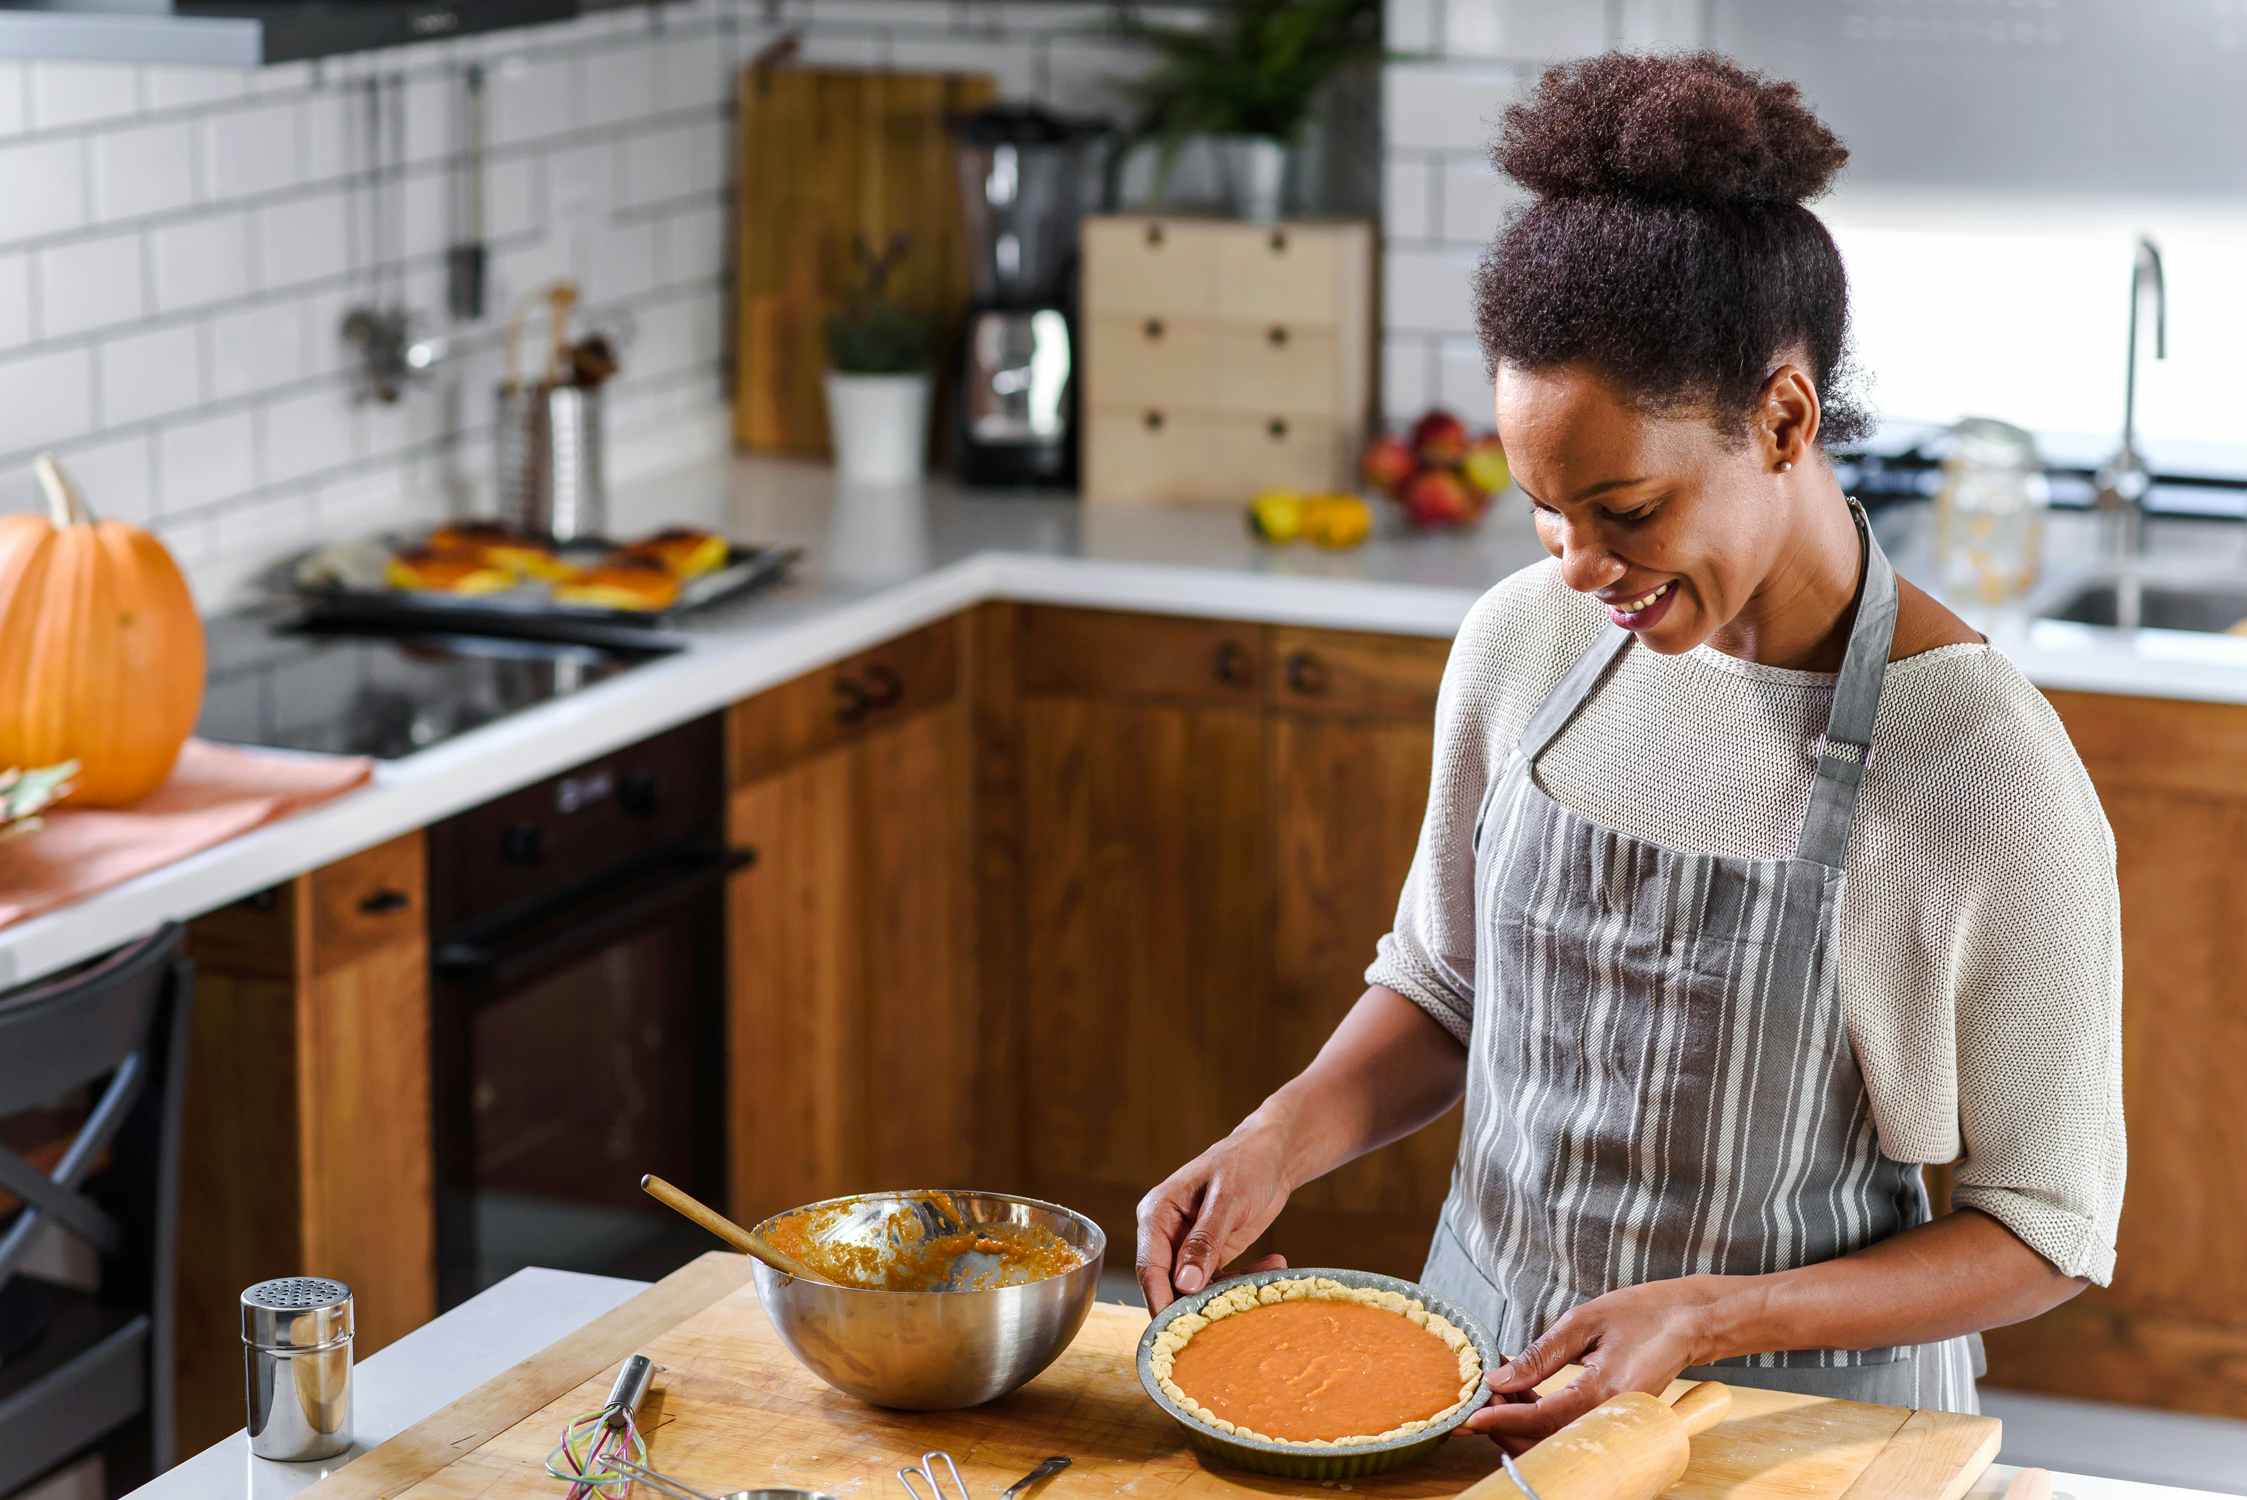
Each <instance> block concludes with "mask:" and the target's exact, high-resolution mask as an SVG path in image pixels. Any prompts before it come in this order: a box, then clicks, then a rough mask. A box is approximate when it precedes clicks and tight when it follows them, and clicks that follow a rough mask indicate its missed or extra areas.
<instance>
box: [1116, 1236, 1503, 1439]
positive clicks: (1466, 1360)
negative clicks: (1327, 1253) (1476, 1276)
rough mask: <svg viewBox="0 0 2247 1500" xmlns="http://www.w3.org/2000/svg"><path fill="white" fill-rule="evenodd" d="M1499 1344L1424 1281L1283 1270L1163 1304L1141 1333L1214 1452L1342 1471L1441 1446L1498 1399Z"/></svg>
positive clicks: (1197, 1434)
mask: <svg viewBox="0 0 2247 1500" xmlns="http://www.w3.org/2000/svg"><path fill="white" fill-rule="evenodd" d="M1493 1357H1494V1356H1493V1354H1492V1351H1491V1350H1490V1348H1489V1341H1488V1339H1487V1337H1486V1336H1484V1335H1483V1334H1482V1333H1481V1332H1480V1331H1479V1330H1478V1329H1476V1328H1475V1327H1474V1326H1473V1325H1472V1324H1471V1323H1470V1322H1469V1321H1468V1320H1467V1319H1466V1317H1465V1316H1464V1315H1463V1314H1461V1313H1460V1312H1459V1311H1458V1310H1457V1309H1456V1308H1453V1307H1452V1306H1450V1305H1449V1304H1447V1303H1445V1302H1444V1301H1443V1300H1442V1299H1441V1298H1438V1297H1436V1296H1434V1295H1433V1294H1432V1293H1430V1292H1428V1291H1427V1290H1426V1289H1425V1288H1422V1287H1419V1286H1417V1285H1415V1284H1414V1283H1412V1282H1408V1281H1400V1280H1398V1279H1397V1278H1395V1277H1390V1276H1381V1275H1377V1274H1375V1273H1372V1272H1365V1271H1330V1270H1285V1271H1270V1272H1263V1273H1259V1274H1257V1275H1254V1276H1248V1277H1242V1278H1239V1279H1237V1280H1233V1281H1227V1282H1223V1283H1220V1284H1219V1285H1217V1286H1215V1287H1211V1288H1209V1289H1208V1290H1207V1291H1204V1292H1201V1293H1198V1294H1196V1295H1195V1296H1193V1297H1188V1298H1181V1299H1180V1300H1179V1301H1178V1302H1176V1303H1174V1304H1172V1305H1171V1306H1170V1307H1168V1308H1166V1309H1164V1311H1163V1313H1162V1315H1161V1316H1160V1317H1158V1318H1157V1319H1156V1320H1155V1321H1154V1322H1153V1323H1152V1324H1150V1325H1149V1327H1148V1330H1147V1332H1146V1334H1145V1335H1144V1336H1143V1337H1142V1338H1141V1340H1140V1346H1139V1377H1140V1381H1141V1383H1142V1384H1143V1385H1144V1386H1145V1387H1146V1388H1147V1392H1148V1394H1149V1395H1150V1396H1152V1397H1153V1398H1154V1400H1155V1402H1156V1404H1157V1405H1159V1406H1161V1407H1162V1408H1163V1409H1164V1410H1165V1411H1167V1412H1168V1413H1169V1414H1170V1415H1171V1416H1172V1417H1173V1418H1175V1419H1176V1420H1177V1421H1178V1422H1179V1424H1180V1425H1181V1426H1182V1427H1183V1428H1185V1430H1186V1434H1187V1436H1188V1438H1189V1440H1190V1441H1192V1442H1193V1444H1194V1446H1196V1447H1197V1448H1200V1449H1201V1450H1202V1451H1204V1452H1205V1453H1208V1454H1210V1455H1212V1456H1214V1457H1217V1458H1220V1459H1223V1460H1224V1461H1226V1462H1229V1463H1234V1464H1240V1465H1243V1466H1246V1467H1249V1468H1255V1469H1261V1470H1264V1471H1265V1472H1268V1473H1277V1474H1286V1475H1290V1476H1293V1477H1297V1478H1314V1479H1326V1480H1332V1479H1341V1478H1349V1477H1354V1476H1357V1475H1363V1474H1373V1473H1378V1472H1381V1471H1383V1470H1385V1469H1390V1468H1394V1467H1397V1466H1398V1465H1401V1464H1403V1463H1406V1462H1409V1461H1410V1460H1412V1459H1414V1458H1417V1457H1419V1456H1421V1455H1422V1454H1424V1453H1427V1452H1429V1451H1432V1450H1433V1449H1434V1448H1435V1446H1436V1445H1437V1444H1438V1443H1440V1442H1441V1441H1442V1440H1443V1438H1444V1436H1445V1435H1446V1434H1447V1433H1449V1432H1450V1431H1451V1430H1452V1429H1453V1428H1454V1427H1456V1426H1458V1425H1459V1423H1460V1422H1462V1421H1464V1420H1466V1418H1467V1416H1468V1415H1469V1414H1470V1413H1471V1412H1473V1411H1475V1410H1476V1409H1478V1408H1479V1407H1481V1406H1482V1405H1483V1404H1484V1402H1486V1401H1488V1400H1489V1399H1490V1393H1489V1390H1488V1388H1487V1386H1486V1385H1485V1383H1484V1381H1483V1378H1482V1377H1483V1372H1484V1370H1485V1369H1487V1368H1490V1366H1491V1363H1492V1360H1493Z"/></svg>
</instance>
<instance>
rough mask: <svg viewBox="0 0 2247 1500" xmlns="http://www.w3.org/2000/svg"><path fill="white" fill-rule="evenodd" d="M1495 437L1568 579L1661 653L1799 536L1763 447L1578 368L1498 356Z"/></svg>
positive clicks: (1738, 595) (1687, 642) (1696, 630)
mask: <svg viewBox="0 0 2247 1500" xmlns="http://www.w3.org/2000/svg"><path fill="white" fill-rule="evenodd" d="M1496 402H1497V419H1498V435H1499V439H1500V441H1501V442H1503V443H1504V445H1505V449H1506V463H1507V465H1508V467H1509V468H1510V469H1511V470H1512V473H1513V479H1514V483H1515V484H1516V485H1518V486H1520V488H1521V490H1522V492H1523V493H1524V494H1525V495H1527V496H1528V497H1529V498H1530V500H1531V502H1532V503H1533V504H1534V505H1535V506H1536V519H1537V534H1538V536H1539V537H1540V538H1542V539H1543V541H1544V543H1545V549H1546V550H1547V551H1549V552H1551V553H1552V555H1553V556H1554V557H1556V558H1558V559H1560V566H1561V575H1562V577H1563V578H1565V579H1566V580H1567V582H1568V586H1569V587H1570V588H1573V589H1575V590H1577V591H1578V592H1580V593H1586V594H1591V595H1594V596H1595V597H1597V598H1598V599H1599V600H1600V602H1601V603H1603V604H1605V605H1606V606H1607V609H1608V616H1609V618H1610V619H1612V620H1614V621H1615V623H1616V624H1618V625H1621V626H1623V627H1624V628H1626V629H1628V630H1631V631H1634V632H1636V633H1637V635H1638V637H1639V639H1640V640H1641V641H1643V642H1644V643H1645V644H1646V645H1648V646H1651V647H1652V648H1653V649H1655V650H1656V651H1660V652H1664V653H1667V654H1673V655H1674V654H1676V653H1678V652H1683V651H1690V650H1692V649H1693V648H1694V647H1695V646H1698V645H1701V644H1702V643H1703V642H1705V641H1707V640H1708V639H1709V638H1710V637H1711V636H1713V635H1715V634H1716V633H1717V632H1718V631H1719V630H1720V629H1722V628H1723V627H1724V626H1726V625H1728V624H1729V623H1731V622H1732V621H1733V620H1734V619H1735V618H1736V617H1737V616H1738V615H1739V614H1740V612H1741V611H1742V609H1744V608H1745V607H1746V606H1747V604H1748V602H1749V600H1750V599H1751V598H1753V597H1754V596H1755V594H1756V593H1757V591H1758V590H1759V589H1761V588H1762V587H1763V585H1764V580H1766V579H1767V578H1769V577H1770V576H1771V575H1772V573H1773V570H1774V568H1775V566H1776V564H1777V562H1778V558H1779V554H1780V551H1781V548H1782V546H1783V544H1784V542H1785V541H1786V539H1787V536H1788V534H1789V526H1788V515H1787V510H1788V507H1787V505H1786V503H1785V501H1784V499H1783V496H1782V494H1781V493H1780V491H1779V489H1778V487H1777V486H1775V484H1774V475H1773V473H1772V471H1771V466H1770V464H1769V462H1768V461H1767V458H1766V456H1765V455H1764V453H1763V452H1762V447H1763V445H1762V444H1760V443H1757V442H1754V441H1749V442H1740V441H1738V440H1737V439H1727V438H1726V437H1725V435H1724V434H1722V433H1720V432H1718V431H1717V430H1716V428H1715V426H1714V425H1713V424H1711V423H1710V422H1709V420H1708V419H1707V418H1706V417H1705V416H1700V415H1697V414H1693V413H1683V414H1680V415H1678V416H1675V417H1664V416H1649V415H1647V414H1646V413H1645V412H1642V411H1639V410H1636V409H1634V408H1633V407H1631V406H1630V405H1629V404H1628V403H1626V402H1625V401H1623V400H1622V399H1620V398H1619V397H1618V396H1617V395H1616V393H1615V392H1614V391H1613V390H1612V389H1611V388H1610V387H1609V386H1608V385H1607V383H1606V382H1605V381H1603V380H1602V379H1601V378H1600V377H1599V376H1598V375H1596V374H1594V373H1593V372H1591V371H1590V370H1588V369H1586V368H1584V367H1582V366H1576V365H1563V366H1556V367H1551V368H1547V369H1541V370H1519V369H1515V368H1513V367H1511V366H1506V365H1501V366H1500V367H1499V370H1498V379H1497V396H1496Z"/></svg>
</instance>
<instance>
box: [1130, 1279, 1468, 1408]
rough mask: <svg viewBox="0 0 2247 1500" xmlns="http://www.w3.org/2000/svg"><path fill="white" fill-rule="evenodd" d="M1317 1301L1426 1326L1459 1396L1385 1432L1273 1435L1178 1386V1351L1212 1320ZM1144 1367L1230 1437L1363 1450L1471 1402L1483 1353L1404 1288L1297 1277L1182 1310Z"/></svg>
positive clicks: (1165, 1388) (1174, 1398)
mask: <svg viewBox="0 0 2247 1500" xmlns="http://www.w3.org/2000/svg"><path fill="white" fill-rule="evenodd" d="M1296 1301H1320V1302H1356V1303H1360V1304H1362V1305H1364V1306H1367V1307H1376V1308H1380V1309H1381V1310H1383V1311H1385V1312H1390V1313H1394V1314H1396V1315H1397V1316H1398V1317H1400V1318H1402V1319H1404V1320H1405V1321H1406V1322H1407V1323H1410V1324H1412V1325H1413V1326H1414V1327H1416V1328H1424V1329H1426V1330H1427V1331H1428V1332H1429V1333H1431V1334H1433V1335H1435V1336H1436V1337H1437V1338H1438V1339H1440V1340H1441V1341H1442V1342H1443V1345H1444V1347H1445V1348H1447V1349H1449V1350H1451V1351H1452V1353H1453V1354H1455V1355H1457V1356H1458V1359H1459V1396H1458V1399H1457V1400H1455V1401H1453V1402H1452V1403H1451V1404H1450V1405H1449V1406H1446V1407H1444V1408H1443V1409H1442V1410H1441V1411H1436V1412H1431V1413H1429V1414H1428V1415H1427V1416H1425V1417H1418V1418H1415V1419H1413V1420H1412V1421H1409V1422H1404V1423H1401V1424H1400V1425H1398V1426H1395V1427H1392V1428H1390V1429H1389V1430H1388V1431H1386V1432H1375V1433H1351V1434H1347V1435H1344V1436H1340V1437H1332V1438H1277V1437H1272V1436H1269V1435H1268V1434H1265V1433H1261V1432H1257V1431H1255V1430H1254V1429H1252V1428H1248V1427H1243V1426H1239V1425H1237V1424H1235V1423H1233V1422H1230V1421H1227V1420H1226V1419H1225V1418H1223V1417H1221V1416H1219V1415H1218V1414H1217V1413H1215V1412H1213V1411H1211V1410H1210V1409H1209V1408H1208V1407H1207V1406H1204V1405H1203V1404H1202V1403H1201V1402H1200V1401H1198V1400H1196V1399H1195V1398H1194V1397H1193V1396H1192V1395H1190V1394H1188V1393H1187V1392H1186V1391H1185V1390H1183V1389H1181V1388H1180V1387H1179V1384H1178V1382H1177V1381H1176V1380H1175V1379H1174V1378H1173V1377H1172V1371H1173V1369H1174V1367H1175V1366H1176V1364H1177V1360H1178V1354H1179V1351H1180V1350H1182V1349H1184V1348H1185V1347H1186V1346H1187V1345H1188V1344H1189V1343H1191V1342H1192V1341H1193V1339H1194V1336H1195V1335H1196V1334H1199V1333H1200V1332H1201V1331H1202V1330H1203V1329H1205V1328H1207V1327H1209V1326H1210V1325H1211V1324H1212V1323H1218V1322H1222V1321H1224V1320H1225V1319H1227V1318H1230V1317H1234V1316H1237V1315H1238V1314H1241V1313H1244V1312H1248V1311H1251V1310H1253V1309H1255V1308H1258V1307H1266V1306H1270V1305H1272V1304H1274V1303H1279V1302H1296ZM1148 1366H1149V1368H1150V1369H1151V1370H1152V1371H1153V1373H1154V1376H1155V1380H1156V1383H1157V1385H1159V1386H1160V1387H1161V1389H1162V1393H1163V1394H1164V1395H1166V1396H1168V1397H1169V1398H1170V1399H1171V1400H1172V1401H1174V1402H1176V1403H1177V1404H1178V1406H1179V1408H1180V1409H1181V1410H1183V1411H1185V1412H1187V1413H1189V1414H1190V1415H1192V1416H1193V1417H1194V1418H1195V1419H1197V1420H1198V1421H1201V1422H1205V1423H1207V1424H1208V1425H1209V1426H1211V1427H1214V1428H1216V1429H1217V1430H1218V1431H1219V1432H1222V1433H1224V1434H1226V1435H1227V1436H1228V1437H1236V1438H1245V1439H1247V1440H1249V1441H1252V1442H1261V1443H1278V1444H1283V1445H1285V1446H1287V1447H1290V1448H1362V1447H1365V1446H1367V1445H1369V1444H1373V1443H1386V1442H1391V1441H1394V1440H1396V1439H1398V1438H1406V1437H1410V1436H1412V1435H1413V1434H1414V1433H1417V1432H1424V1431H1426V1430H1427V1429H1428V1428H1430V1427H1433V1426H1435V1425H1437V1424H1438V1423H1440V1422H1442V1421H1443V1420H1444V1419H1445V1418H1447V1417H1450V1416H1451V1415H1453V1414H1454V1413H1456V1412H1457V1411H1458V1410H1459V1409H1460V1408H1461V1407H1463V1406H1465V1405H1467V1403H1469V1402H1470V1401H1472V1400H1474V1398H1475V1395H1476V1393H1477V1392H1478V1391H1479V1390H1480V1389H1481V1386H1482V1356H1481V1355H1480V1354H1478V1353H1477V1352H1476V1351H1475V1346H1474V1344H1473V1342H1472V1341H1471V1340H1469V1339H1468V1337H1467V1335H1466V1334H1465V1333H1463V1332H1461V1331H1460V1330H1459V1329H1458V1328H1457V1327H1456V1326H1454V1325H1453V1324H1452V1323H1451V1321H1450V1320H1449V1319H1447V1318H1445V1317H1444V1316H1443V1315H1442V1314H1441V1313H1438V1312H1435V1311H1433V1310H1432V1309H1430V1308H1429V1307H1427V1306H1426V1305H1425V1304H1424V1303H1421V1302H1419V1301H1417V1300H1415V1299H1414V1298H1411V1297H1408V1296H1406V1295H1404V1294H1403V1293H1402V1292H1389V1291H1382V1290H1380V1289H1378V1288H1375V1287H1354V1286H1344V1285H1343V1284H1342V1283H1341V1282H1339V1281H1335V1280H1333V1279H1332V1278H1331V1277H1326V1276H1298V1277H1291V1278H1288V1279H1286V1280H1281V1281H1268V1282H1265V1283H1264V1284H1263V1285H1261V1286H1246V1285H1244V1286H1238V1287H1234V1288H1233V1289H1232V1290H1231V1291H1227V1292H1221V1293H1219V1294H1218V1295H1217V1296H1215V1297H1212V1298H1211V1299H1210V1300H1209V1301H1208V1302H1207V1303H1205V1304H1203V1306H1202V1308H1201V1309H1200V1311H1198V1312H1191V1313H1183V1314H1181V1315H1180V1316H1178V1317H1177V1318H1174V1319H1172V1320H1171V1322H1170V1324H1169V1326H1167V1327H1166V1328H1164V1329H1163V1331H1162V1332H1161V1333H1159V1334H1157V1335H1156V1336H1155V1342H1154V1346H1153V1348H1152V1349H1151V1350H1150V1351H1149V1358H1148Z"/></svg>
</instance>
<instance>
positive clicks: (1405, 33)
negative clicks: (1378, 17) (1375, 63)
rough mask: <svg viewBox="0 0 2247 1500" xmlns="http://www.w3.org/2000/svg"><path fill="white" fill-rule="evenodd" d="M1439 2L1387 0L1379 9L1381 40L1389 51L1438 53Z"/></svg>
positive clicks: (1438, 0)
mask: <svg viewBox="0 0 2247 1500" xmlns="http://www.w3.org/2000/svg"><path fill="white" fill-rule="evenodd" d="M1439 3H1440V0H1387V4H1386V5H1385V6H1384V7H1383V9H1382V13H1381V14H1382V41H1383V43H1384V44H1385V45H1386V46H1387V47H1388V49H1389V50H1390V51H1391V52H1403V53H1424V52H1434V51H1436V50H1437V48H1438V45H1439V41H1438V28H1437V25H1436V20H1437V6H1438V4H1439Z"/></svg>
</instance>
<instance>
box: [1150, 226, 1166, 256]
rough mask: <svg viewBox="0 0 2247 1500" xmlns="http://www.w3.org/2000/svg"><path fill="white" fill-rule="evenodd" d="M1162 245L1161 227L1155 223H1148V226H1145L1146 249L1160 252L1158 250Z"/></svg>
mask: <svg viewBox="0 0 2247 1500" xmlns="http://www.w3.org/2000/svg"><path fill="white" fill-rule="evenodd" d="M1162 243H1163V227H1162V225H1160V224H1156V223H1150V224H1148V226H1147V248H1148V249H1150V250H1160V249H1161V248H1162Z"/></svg>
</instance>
